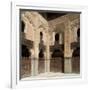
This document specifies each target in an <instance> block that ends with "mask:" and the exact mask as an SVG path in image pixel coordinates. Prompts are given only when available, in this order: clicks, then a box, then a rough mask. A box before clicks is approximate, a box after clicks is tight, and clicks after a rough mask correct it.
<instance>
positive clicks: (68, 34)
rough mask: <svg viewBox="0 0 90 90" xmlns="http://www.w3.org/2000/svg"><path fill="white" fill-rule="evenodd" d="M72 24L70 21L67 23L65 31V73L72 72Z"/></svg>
mask: <svg viewBox="0 0 90 90" xmlns="http://www.w3.org/2000/svg"><path fill="white" fill-rule="evenodd" d="M70 45H71V26H70V22H67V23H65V32H64V73H71V72H72V60H71V46H70Z"/></svg>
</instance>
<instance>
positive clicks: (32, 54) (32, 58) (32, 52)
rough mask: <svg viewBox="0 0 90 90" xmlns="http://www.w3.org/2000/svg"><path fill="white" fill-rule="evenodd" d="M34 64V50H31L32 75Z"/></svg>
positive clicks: (32, 73)
mask: <svg viewBox="0 0 90 90" xmlns="http://www.w3.org/2000/svg"><path fill="white" fill-rule="evenodd" d="M34 70H35V64H34V51H33V50H31V76H34Z"/></svg>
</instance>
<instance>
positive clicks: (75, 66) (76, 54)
mask: <svg viewBox="0 0 90 90" xmlns="http://www.w3.org/2000/svg"><path fill="white" fill-rule="evenodd" d="M76 44H77V45H76V48H75V49H74V51H73V54H72V72H73V73H80V28H79V29H78V30H77V43H76Z"/></svg>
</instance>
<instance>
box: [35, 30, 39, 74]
mask: <svg viewBox="0 0 90 90" xmlns="http://www.w3.org/2000/svg"><path fill="white" fill-rule="evenodd" d="M34 37H35V41H34V75H37V74H38V59H39V58H38V54H39V32H38V30H36V31H35V32H34Z"/></svg>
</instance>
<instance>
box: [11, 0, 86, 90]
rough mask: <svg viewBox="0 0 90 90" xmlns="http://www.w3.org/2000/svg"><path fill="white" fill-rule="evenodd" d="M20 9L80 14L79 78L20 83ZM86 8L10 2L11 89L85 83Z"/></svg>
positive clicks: (67, 77)
mask: <svg viewBox="0 0 90 90" xmlns="http://www.w3.org/2000/svg"><path fill="white" fill-rule="evenodd" d="M20 9H32V10H54V11H55V10H56V11H72V12H81V15H80V28H81V36H80V38H81V40H80V48H81V49H80V56H81V57H80V60H81V63H80V70H81V72H80V76H74V77H75V78H73V79H72V77H73V76H71V78H69V76H66V77H64V78H58V79H52V80H51V79H48V80H33V81H21V80H20V79H19V77H20V76H19V65H20V64H19V48H20V46H19V43H20V42H19V35H20V33H19V19H20V17H19V16H20V15H19V10H20ZM86 17H87V7H86V6H78V5H60V4H50V3H28V2H12V3H11V46H12V47H11V54H12V55H11V67H12V68H11V76H12V77H11V87H12V88H20V87H22V88H23V87H35V86H46V85H55V83H57V84H58V85H59V84H61V85H65V84H77V83H78V84H80V83H85V82H87V60H86V58H87V55H86V54H85V51H86V49H87V48H85V42H83V41H85V38H86V36H87V35H86V30H87V28H86V27H87V18H86Z"/></svg>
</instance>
